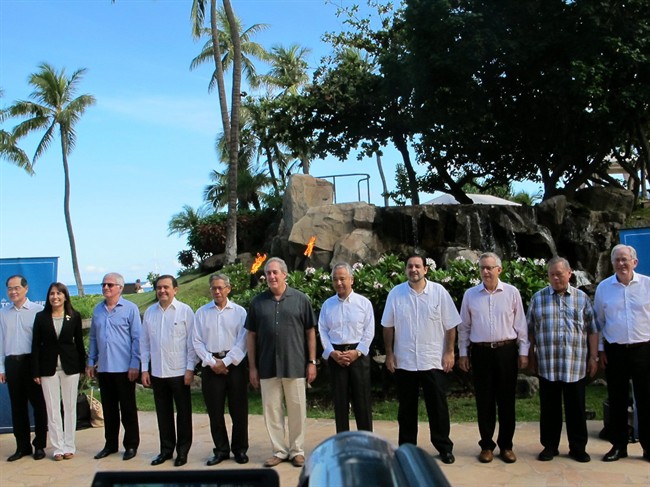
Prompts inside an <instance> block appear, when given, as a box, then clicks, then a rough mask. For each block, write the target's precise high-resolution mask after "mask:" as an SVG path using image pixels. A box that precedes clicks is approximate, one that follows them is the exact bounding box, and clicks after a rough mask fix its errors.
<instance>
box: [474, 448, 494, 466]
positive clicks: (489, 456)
mask: <svg viewBox="0 0 650 487" xmlns="http://www.w3.org/2000/svg"><path fill="white" fill-rule="evenodd" d="M492 460H494V453H492V450H487V449H485V450H481V453H480V455H479V456H478V461H479V462H481V463H490V462H491V461H492Z"/></svg>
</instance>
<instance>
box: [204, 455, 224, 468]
mask: <svg viewBox="0 0 650 487" xmlns="http://www.w3.org/2000/svg"><path fill="white" fill-rule="evenodd" d="M229 458H230V454H229V453H218V454H217V455H215V456H213V457H212V458H211V459H210V460H208V461H207V462H205V464H206V465H207V466H208V467H212V466H213V465H218V464H220V463H221V462H223V461H224V460H228V459H229Z"/></svg>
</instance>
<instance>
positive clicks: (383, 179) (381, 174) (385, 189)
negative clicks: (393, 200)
mask: <svg viewBox="0 0 650 487" xmlns="http://www.w3.org/2000/svg"><path fill="white" fill-rule="evenodd" d="M375 155H376V156H377V169H378V170H379V177H380V178H381V187H382V188H383V191H382V193H381V195H382V196H383V197H384V206H388V187H387V186H386V176H384V168H383V167H382V165H381V155H379V151H377V152H375Z"/></svg>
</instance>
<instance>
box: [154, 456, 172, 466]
mask: <svg viewBox="0 0 650 487" xmlns="http://www.w3.org/2000/svg"><path fill="white" fill-rule="evenodd" d="M171 457H172V456H171V455H165V454H163V453H161V454H160V455H158V456H157V457H156V458H154V459H153V460H151V465H154V466H155V465H160V464H162V463H165V462H166V461H167V460H169V459H171Z"/></svg>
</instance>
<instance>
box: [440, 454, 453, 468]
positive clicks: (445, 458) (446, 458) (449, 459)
mask: <svg viewBox="0 0 650 487" xmlns="http://www.w3.org/2000/svg"><path fill="white" fill-rule="evenodd" d="M440 460H442V463H444V464H446V465H451V464H452V463H454V462H455V461H456V458H455V457H454V454H453V453H452V452H450V451H446V452H442V453H441V454H440Z"/></svg>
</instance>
